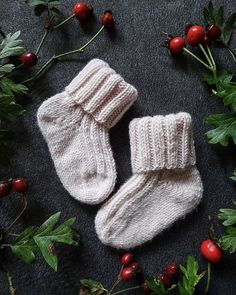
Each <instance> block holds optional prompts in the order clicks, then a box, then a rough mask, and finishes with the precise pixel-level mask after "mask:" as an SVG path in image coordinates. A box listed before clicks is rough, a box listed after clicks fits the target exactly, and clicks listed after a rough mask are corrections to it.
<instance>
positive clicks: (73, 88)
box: [37, 59, 137, 204]
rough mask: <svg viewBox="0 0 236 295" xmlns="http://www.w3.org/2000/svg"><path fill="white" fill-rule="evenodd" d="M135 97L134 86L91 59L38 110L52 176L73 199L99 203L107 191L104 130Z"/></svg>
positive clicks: (109, 169)
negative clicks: (52, 162) (53, 175)
mask: <svg viewBox="0 0 236 295" xmlns="http://www.w3.org/2000/svg"><path fill="white" fill-rule="evenodd" d="M136 98H137V90H136V89H135V88H134V87H133V86H131V85H130V84H128V83H126V82H125V81H124V79H123V78H122V77H121V76H120V75H118V74H117V73H116V72H115V71H114V70H113V69H111V68H110V67H109V65H108V64H107V63H105V62H104V61H102V60H99V59H94V60H92V61H90V62H89V63H88V64H87V65H86V66H85V67H84V69H83V70H82V71H81V72H80V73H79V74H78V75H77V76H76V77H75V78H74V79H73V80H72V82H71V83H70V84H69V85H68V86H67V87H66V88H65V90H64V91H63V92H61V93H59V94H57V95H55V96H53V97H51V98H49V99H48V100H46V101H45V102H44V103H43V104H42V105H41V106H40V108H39V110H38V114H37V118H38V125H39V127H40V130H41V132H42V134H43V135H44V138H45V140H46V142H47V144H48V147H49V150H50V153H51V156H52V159H53V161H54V165H55V168H56V171H57V174H58V176H59V178H60V180H61V182H62V184H63V185H64V187H65V188H66V189H67V190H68V192H69V193H70V194H71V195H72V196H73V197H74V198H76V199H77V200H79V201H81V202H83V203H87V204H98V203H100V202H102V201H104V200H105V199H106V198H107V197H108V196H109V194H110V193H111V192H112V190H113V188H114V185H115V181H116V168H115V162H114V158H113V154H112V150H111V146H110V143H109V134H108V131H109V129H110V128H111V127H113V126H114V125H115V124H116V123H117V122H118V121H119V120H120V119H121V117H122V116H123V114H124V113H125V112H126V111H127V110H128V109H129V108H130V107H131V105H132V104H133V103H134V101H135V100H136Z"/></svg>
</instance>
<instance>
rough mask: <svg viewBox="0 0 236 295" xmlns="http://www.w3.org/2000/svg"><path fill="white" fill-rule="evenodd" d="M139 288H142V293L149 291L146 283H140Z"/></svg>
mask: <svg viewBox="0 0 236 295" xmlns="http://www.w3.org/2000/svg"><path fill="white" fill-rule="evenodd" d="M141 287H142V288H143V291H144V293H149V292H150V291H151V290H150V289H149V287H148V285H147V283H146V282H144V283H142V285H141Z"/></svg>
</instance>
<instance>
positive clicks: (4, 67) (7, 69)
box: [0, 64, 15, 74]
mask: <svg viewBox="0 0 236 295" xmlns="http://www.w3.org/2000/svg"><path fill="white" fill-rule="evenodd" d="M14 69H15V66H14V65H13V64H5V65H2V66H0V74H1V73H4V74H5V73H11V72H12V71H13V70H14Z"/></svg>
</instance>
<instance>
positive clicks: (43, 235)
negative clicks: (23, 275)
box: [11, 212, 78, 271]
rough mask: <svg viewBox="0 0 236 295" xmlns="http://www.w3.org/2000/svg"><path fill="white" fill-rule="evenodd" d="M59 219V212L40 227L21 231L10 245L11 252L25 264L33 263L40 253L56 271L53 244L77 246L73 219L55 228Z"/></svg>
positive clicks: (55, 255)
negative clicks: (36, 255)
mask: <svg viewBox="0 0 236 295" xmlns="http://www.w3.org/2000/svg"><path fill="white" fill-rule="evenodd" d="M59 218H60V212H57V213H56V214H54V215H52V216H51V217H50V218H49V219H48V220H47V221H45V222H44V223H43V224H42V225H41V226H40V227H37V226H31V227H29V228H27V229H26V230H25V231H23V232H22V233H21V234H20V236H19V237H18V238H17V239H16V240H15V242H14V243H13V244H12V245H11V249H12V252H13V253H14V254H15V255H17V256H18V257H19V258H20V259H21V260H23V261H24V262H25V263H28V264H30V263H32V262H34V261H35V259H36V257H35V254H36V253H37V252H41V253H42V255H43V257H44V259H45V260H46V262H47V263H48V264H49V265H50V266H51V267H52V268H53V269H54V270H55V271H57V266H58V258H57V254H56V252H55V247H54V244H55V243H56V242H58V243H62V244H68V245H75V246H77V245H78V239H77V236H76V238H75V234H74V230H73V229H72V226H73V225H74V223H75V218H71V219H68V220H67V221H65V222H64V223H62V224H61V225H59V226H58V227H57V228H55V226H56V223H57V222H58V220H59Z"/></svg>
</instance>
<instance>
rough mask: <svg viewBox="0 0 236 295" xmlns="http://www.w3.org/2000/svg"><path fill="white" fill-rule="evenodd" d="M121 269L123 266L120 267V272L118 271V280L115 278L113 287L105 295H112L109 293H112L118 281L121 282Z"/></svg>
mask: <svg viewBox="0 0 236 295" xmlns="http://www.w3.org/2000/svg"><path fill="white" fill-rule="evenodd" d="M123 268H124V266H123V265H122V267H121V269H120V271H119V274H118V278H117V280H116V281H115V283H114V285H113V286H112V287H111V290H110V291H109V292H108V294H107V295H112V293H111V292H112V291H113V290H114V289H115V287H116V286H117V285H118V284H119V283H120V281H121V278H120V274H121V272H122V270H123Z"/></svg>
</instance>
